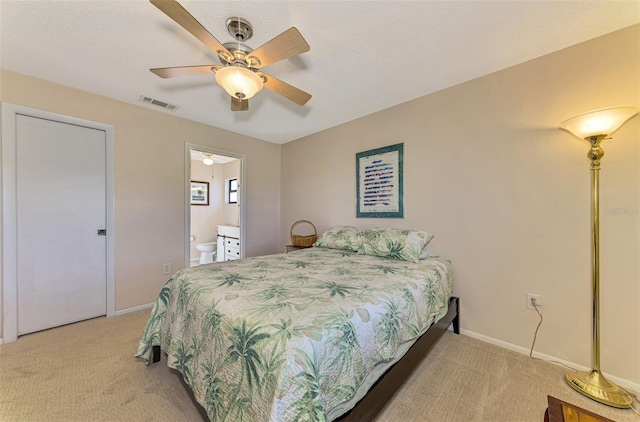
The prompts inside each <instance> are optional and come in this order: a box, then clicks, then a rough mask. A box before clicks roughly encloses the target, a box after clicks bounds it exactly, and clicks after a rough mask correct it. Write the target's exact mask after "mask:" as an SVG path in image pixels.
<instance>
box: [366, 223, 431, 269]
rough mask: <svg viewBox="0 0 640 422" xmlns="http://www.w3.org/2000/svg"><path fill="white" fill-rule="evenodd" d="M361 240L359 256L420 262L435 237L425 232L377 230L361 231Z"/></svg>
mask: <svg viewBox="0 0 640 422" xmlns="http://www.w3.org/2000/svg"><path fill="white" fill-rule="evenodd" d="M360 238H361V242H360V248H359V249H358V253H359V254H364V255H374V256H384V257H390V258H395V259H400V260H403V261H409V262H418V261H419V260H420V253H421V252H422V249H423V248H424V247H425V246H427V244H428V243H429V242H430V241H431V239H433V235H432V234H431V233H427V232H425V231H416V230H399V229H390V228H375V229H372V230H363V231H361V232H360Z"/></svg>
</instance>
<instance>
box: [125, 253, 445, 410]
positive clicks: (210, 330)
mask: <svg viewBox="0 0 640 422" xmlns="http://www.w3.org/2000/svg"><path fill="white" fill-rule="evenodd" d="M452 285H453V278H452V272H451V263H450V262H449V261H448V260H445V259H438V258H428V259H425V260H423V261H420V262H419V263H412V262H406V261H400V260H395V259H390V258H380V257H375V256H369V255H359V254H356V253H354V252H350V251H344V250H337V249H327V248H318V247H315V248H309V249H304V250H298V251H294V252H290V253H288V254H280V255H270V256H262V257H255V258H247V259H242V260H237V261H228V262H223V263H214V264H208V265H201V266H198V267H193V268H187V269H184V270H181V271H179V272H177V273H176V274H175V275H174V276H173V277H172V278H171V279H170V280H169V281H168V282H167V283H166V285H165V286H164V287H163V288H162V290H161V291H160V294H159V297H158V299H157V301H156V303H155V305H154V307H153V310H152V311H151V315H150V317H149V320H148V322H147V325H146V327H145V329H144V332H143V335H142V338H141V340H140V343H139V347H138V350H137V353H136V356H137V357H140V358H142V359H143V360H144V361H145V362H146V363H147V364H148V363H149V361H150V358H151V349H152V346H156V345H160V346H161V348H162V350H163V351H164V352H165V353H166V354H167V364H168V365H169V366H170V367H171V368H174V369H176V370H178V371H180V372H181V373H182V375H183V377H184V380H185V381H186V383H187V384H188V385H189V386H190V388H191V389H192V390H193V393H194V396H195V398H196V400H197V401H198V402H199V403H200V404H201V405H202V406H203V407H204V408H205V409H206V411H207V414H208V416H209V418H210V419H211V420H212V421H260V422H263V421H324V420H328V419H329V417H330V416H328V415H329V414H330V412H331V410H332V409H334V408H335V407H336V406H338V405H340V404H341V403H344V402H345V401H347V400H349V399H351V398H352V397H353V396H354V395H356V391H357V390H358V388H359V387H360V386H361V384H362V383H363V382H364V379H365V377H366V376H367V374H369V373H370V372H371V371H372V369H373V368H374V367H375V366H376V365H377V364H379V363H385V362H388V361H389V360H391V359H392V358H393V357H394V354H395V353H396V350H397V348H398V346H399V345H400V344H401V343H403V342H407V341H411V340H414V341H415V340H416V339H417V338H418V337H419V335H420V334H421V333H422V332H424V330H425V329H426V328H427V327H428V326H429V325H430V324H431V323H432V322H435V321H437V320H438V319H440V318H441V317H442V316H443V315H444V314H445V313H446V311H447V305H448V299H449V297H450V295H451V291H452V287H453V286H452ZM361 390H362V389H361ZM365 392H366V391H364V392H358V394H360V395H364V393H365ZM347 410H348V409H347ZM334 416H336V415H334Z"/></svg>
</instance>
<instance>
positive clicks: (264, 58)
mask: <svg viewBox="0 0 640 422" xmlns="http://www.w3.org/2000/svg"><path fill="white" fill-rule="evenodd" d="M309 50H310V47H309V44H307V42H306V41H305V39H304V38H303V37H302V35H301V34H300V31H298V30H297V29H296V28H295V27H291V28H289V29H287V30H286V31H284V32H283V33H282V34H280V35H278V36H277V37H275V38H272V39H271V40H269V41H267V42H266V43H264V44H262V45H261V46H260V47H258V48H256V49H255V50H253V51H252V52H251V54H249V57H247V61H249V62H250V64H251V66H252V67H257V68H260V67H264V66H267V65H269V64H271V63H275V62H277V61H280V60H284V59H288V58H289V57H294V56H297V55H298V54H302V53H305V52H307V51H309ZM251 58H256V59H258V61H259V63H257V65H256V66H254V65H253V63H251Z"/></svg>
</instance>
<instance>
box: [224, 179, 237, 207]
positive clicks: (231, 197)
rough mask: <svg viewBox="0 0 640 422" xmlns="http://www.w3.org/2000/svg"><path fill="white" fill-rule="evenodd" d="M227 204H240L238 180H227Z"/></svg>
mask: <svg viewBox="0 0 640 422" xmlns="http://www.w3.org/2000/svg"><path fill="white" fill-rule="evenodd" d="M226 190H227V204H237V203H238V179H237V178H236V179H228V180H227V189H226Z"/></svg>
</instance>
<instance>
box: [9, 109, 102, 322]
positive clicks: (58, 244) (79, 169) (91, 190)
mask: <svg viewBox="0 0 640 422" xmlns="http://www.w3.org/2000/svg"><path fill="white" fill-rule="evenodd" d="M16 125H17V126H16V129H17V160H16V173H17V213H18V218H17V220H18V224H17V248H18V250H17V252H18V254H17V255H18V262H17V281H18V335H21V334H27V333H31V332H34V331H39V330H43V329H47V328H51V327H56V326H59V325H64V324H68V323H71V322H76V321H81V320H84V319H88V318H93V317H96V316H101V315H106V302H107V301H106V236H104V235H99V233H98V231H99V230H103V229H105V227H106V174H105V170H106V167H105V157H106V152H105V151H106V150H105V148H106V135H105V132H104V131H102V130H96V129H90V128H86V127H81V126H75V125H71V124H67V123H61V122H55V121H51V120H45V119H40V118H35V117H29V116H23V115H19V116H17V121H16Z"/></svg>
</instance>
